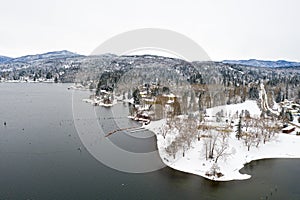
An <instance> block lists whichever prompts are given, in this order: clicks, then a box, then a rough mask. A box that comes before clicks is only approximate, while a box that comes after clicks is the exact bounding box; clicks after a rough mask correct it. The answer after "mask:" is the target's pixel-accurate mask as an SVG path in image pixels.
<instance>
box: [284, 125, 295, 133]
mask: <svg viewBox="0 0 300 200" xmlns="http://www.w3.org/2000/svg"><path fill="white" fill-rule="evenodd" d="M293 131H295V127H294V126H288V127H285V128H283V129H282V133H287V134H289V133H291V132H293Z"/></svg>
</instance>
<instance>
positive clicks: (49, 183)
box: [0, 83, 300, 200]
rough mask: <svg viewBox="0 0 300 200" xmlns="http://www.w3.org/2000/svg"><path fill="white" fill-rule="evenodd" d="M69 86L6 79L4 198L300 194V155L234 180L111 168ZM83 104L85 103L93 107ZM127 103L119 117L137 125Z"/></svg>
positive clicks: (1, 149)
mask: <svg viewBox="0 0 300 200" xmlns="http://www.w3.org/2000/svg"><path fill="white" fill-rule="evenodd" d="M67 87H68V85H67V84H24V83H23V84H19V83H1V84H0V199H1V200H3V199H13V200H14V199H64V200H68V199H70V200H74V199H267V198H268V199H300V190H299V189H298V187H299V185H300V167H299V166H300V159H271V160H260V161H255V162H251V163H250V164H248V165H247V166H246V167H245V168H244V169H242V170H241V171H242V172H243V173H247V174H251V175H252V178H251V179H249V180H244V181H231V182H213V181H209V180H206V179H204V178H202V177H198V176H195V175H190V174H186V173H181V172H178V171H175V170H172V169H170V168H167V167H166V168H163V169H160V170H158V171H154V172H150V173H142V174H132V173H124V172H120V171H117V170H114V169H111V168H109V167H107V166H105V165H103V164H102V163H101V162H99V161H97V159H95V158H94V156H93V155H91V154H90V152H89V151H87V150H86V149H85V148H83V146H84V145H83V144H82V141H81V139H80V137H79V134H78V132H77V131H76V128H75V124H76V121H77V120H78V121H80V120H81V121H85V123H87V124H88V123H89V119H88V118H84V119H80V118H76V117H75V118H73V112H72V91H70V90H67ZM79 104H80V105H79V106H80V107H81V108H83V109H84V108H86V109H89V107H91V105H89V104H86V103H84V102H80V103H79ZM81 104H82V105H81ZM122 109H124V108H123V107H120V108H119V109H117V110H118V111H116V113H115V114H114V115H113V116H115V117H117V116H119V117H120V119H121V118H122V119H123V120H121V121H119V122H118V123H121V124H122V123H125V125H124V126H126V125H136V124H134V122H130V121H129V120H127V119H126V116H125V115H126V112H125V110H126V108H125V110H124V112H123V111H122ZM95 112H96V116H99V118H101V117H103V119H102V120H107V119H104V116H108V115H103V113H104V112H108V113H111V111H109V109H107V108H106V110H104V108H99V107H98V108H96V109H95ZM118 112H119V113H118ZM97 113H98V114H97ZM122 113H123V114H122ZM123 115H124V116H123ZM100 120H101V119H100ZM4 121H6V122H7V126H6V127H5V126H4V125H3V122H4ZM103 123H104V126H106V127H103V129H104V130H113V127H110V126H113V124H112V123H111V122H107V123H106V122H105V121H103ZM135 134H138V133H135ZM141 134H149V133H141ZM111 140H112V141H114V142H115V143H116V144H117V145H119V146H122V148H124V149H127V150H132V148H133V146H134V147H135V148H134V151H136V152H143V151H146V152H148V151H153V150H155V148H156V144H155V138H154V137H150V136H149V137H147V138H146V139H145V140H141V139H139V140H136V139H135V137H130V136H126V134H122V133H117V134H114V135H112V137H111ZM78 148H80V150H78ZM199 167H201V166H199Z"/></svg>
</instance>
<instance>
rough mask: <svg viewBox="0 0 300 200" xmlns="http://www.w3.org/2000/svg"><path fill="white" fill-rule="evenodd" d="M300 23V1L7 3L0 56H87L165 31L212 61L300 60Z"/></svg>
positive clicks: (1, 9)
mask: <svg viewBox="0 0 300 200" xmlns="http://www.w3.org/2000/svg"><path fill="white" fill-rule="evenodd" d="M299 19H300V1H298V0H247V1H246V0H245V1H243V0H207V1H201V0H185V1H178V0H170V1H169V0H149V1H143V0H119V1H115V0H105V1H101V0H85V1H75V0H65V1H63V0H61V1H59V0H51V1H50V0H46V1H43V0H9V1H8V0H7V1H4V0H1V4H0V55H6V56H11V57H17V56H21V55H27V54H36V53H43V52H48V51H55V50H64V49H66V50H70V51H73V52H77V53H80V54H84V55H88V54H90V53H91V52H92V51H93V50H94V49H95V48H96V47H97V46H98V45H100V44H101V43H102V42H103V41H105V40H107V39H109V38H110V37H112V36H114V35H117V34H119V33H122V32H124V31H129V30H132V29H137V28H165V29H170V30H173V31H177V32H179V33H182V34H184V35H186V36H188V37H189V38H191V39H192V40H194V41H196V42H197V43H198V44H199V45H200V46H202V48H203V49H204V50H205V51H206V52H207V53H208V55H209V56H210V58H211V59H212V60H223V59H249V58H257V59H266V60H278V59H286V60H294V61H300V55H299V53H300V26H299Z"/></svg>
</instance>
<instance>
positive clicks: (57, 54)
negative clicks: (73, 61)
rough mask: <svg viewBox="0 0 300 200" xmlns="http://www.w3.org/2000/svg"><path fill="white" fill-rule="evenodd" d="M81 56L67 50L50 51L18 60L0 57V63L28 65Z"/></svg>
mask: <svg viewBox="0 0 300 200" xmlns="http://www.w3.org/2000/svg"><path fill="white" fill-rule="evenodd" d="M78 56H82V55H80V54H76V53H73V52H70V51H67V50H62V51H52V52H47V53H43V54H36V55H26V56H21V57H18V58H9V57H6V56H0V63H17V62H21V63H30V62H33V61H37V60H45V59H60V58H70V57H78Z"/></svg>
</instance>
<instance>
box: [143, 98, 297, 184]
mask: <svg viewBox="0 0 300 200" xmlns="http://www.w3.org/2000/svg"><path fill="white" fill-rule="evenodd" d="M221 109H223V110H226V111H227V113H235V112H236V111H237V110H238V111H239V112H241V110H245V109H247V110H249V111H250V114H251V115H253V116H255V115H259V114H260V110H259V108H258V106H257V104H256V102H255V101H246V102H244V103H241V104H235V105H228V106H219V107H216V108H213V109H208V111H207V113H209V114H210V115H214V114H215V113H216V112H218V111H220V110H221ZM164 124H165V120H160V121H154V122H151V123H150V124H149V125H145V126H144V127H145V128H147V129H149V130H151V131H153V132H154V133H155V134H156V136H157V146H158V150H159V154H160V156H161V159H162V161H163V162H164V163H165V164H166V165H167V166H169V167H171V168H173V169H176V170H179V171H183V172H187V173H192V174H196V175H199V176H203V177H205V178H208V179H212V180H216V181H230V180H243V179H248V178H250V177H251V176H250V175H248V174H241V173H240V172H239V170H240V169H242V168H243V167H244V165H245V164H247V163H249V162H251V161H253V160H259V159H267V158H300V147H299V145H300V136H296V135H288V134H283V133H278V134H276V136H275V137H273V138H272V139H271V141H268V142H266V144H260V145H259V146H258V147H255V146H253V147H251V149H250V151H248V150H247V147H246V146H245V144H244V142H243V141H241V140H237V138H236V137H235V133H234V132H232V133H230V135H229V138H228V144H229V148H228V156H224V157H221V158H220V159H219V160H218V162H217V165H218V167H219V170H218V171H220V172H221V173H222V174H223V176H221V177H219V178H218V177H216V176H207V175H206V173H207V172H208V171H210V170H211V168H212V166H213V165H214V161H213V160H211V159H208V160H206V158H205V151H204V149H203V147H204V144H203V142H204V140H203V139H201V140H200V141H194V142H193V143H192V148H190V149H189V150H188V151H186V152H185V156H184V157H183V156H182V154H181V153H180V151H179V153H177V154H176V158H175V159H173V157H172V156H170V155H169V154H167V153H166V151H165V148H166V147H167V146H168V145H169V144H170V140H172V138H173V137H174V136H172V133H170V134H169V135H167V136H166V138H165V139H164V138H163V136H162V135H161V134H160V132H161V131H160V128H161V127H162V126H163V125H164Z"/></svg>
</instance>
